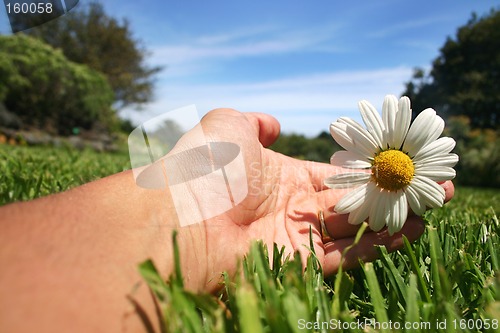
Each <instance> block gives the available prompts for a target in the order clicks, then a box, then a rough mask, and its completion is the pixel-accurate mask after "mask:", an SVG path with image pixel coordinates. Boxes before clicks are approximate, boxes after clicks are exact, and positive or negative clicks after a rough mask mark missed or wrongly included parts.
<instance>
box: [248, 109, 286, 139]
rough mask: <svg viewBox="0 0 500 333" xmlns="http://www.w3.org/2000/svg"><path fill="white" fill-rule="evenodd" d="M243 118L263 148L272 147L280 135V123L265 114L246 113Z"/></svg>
mask: <svg viewBox="0 0 500 333" xmlns="http://www.w3.org/2000/svg"><path fill="white" fill-rule="evenodd" d="M244 115H245V117H246V118H247V119H248V121H249V122H250V123H251V124H252V126H253V128H254V130H255V131H256V132H257V136H258V138H259V141H260V143H261V144H262V145H263V146H264V147H269V146H270V145H272V144H273V143H274V142H275V141H276V139H278V136H279V134H280V123H279V122H278V120H277V119H276V118H274V117H273V116H271V115H268V114H265V113H258V112H247V113H244Z"/></svg>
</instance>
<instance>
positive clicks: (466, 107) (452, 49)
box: [403, 9, 500, 128]
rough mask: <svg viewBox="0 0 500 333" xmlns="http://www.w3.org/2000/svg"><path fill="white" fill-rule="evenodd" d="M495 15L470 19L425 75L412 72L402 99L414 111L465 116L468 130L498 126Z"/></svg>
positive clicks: (498, 15)
mask: <svg viewBox="0 0 500 333" xmlns="http://www.w3.org/2000/svg"><path fill="white" fill-rule="evenodd" d="M499 91H500V11H498V10H493V9H492V10H491V12H490V13H489V14H488V15H486V16H484V17H481V18H479V17H478V16H477V15H475V14H474V15H473V16H472V18H471V19H470V20H469V22H468V23H467V24H466V25H464V26H462V27H460V28H459V29H458V31H457V33H456V36H455V38H454V39H453V38H448V39H447V41H446V43H445V44H444V45H443V47H442V48H441V50H440V55H439V56H438V57H437V58H436V59H435V60H434V62H433V66H432V70H431V72H430V74H429V75H426V74H425V72H424V70H422V69H417V70H416V71H415V73H414V76H413V79H412V80H411V81H410V82H408V83H407V84H406V91H405V92H404V94H403V95H406V96H408V97H410V99H411V100H412V102H413V106H414V108H413V109H414V111H416V112H420V111H422V110H423V109H424V108H427V107H429V106H432V107H434V108H435V109H436V110H437V111H438V112H439V113H441V114H442V115H444V116H446V117H450V116H454V115H465V116H467V117H469V119H470V121H471V126H472V127H473V128H476V127H488V128H498V126H499V125H500V118H499V116H498V114H499V107H500V94H499V93H498V92H499Z"/></svg>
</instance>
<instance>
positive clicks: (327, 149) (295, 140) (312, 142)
mask: <svg viewBox="0 0 500 333" xmlns="http://www.w3.org/2000/svg"><path fill="white" fill-rule="evenodd" d="M269 148H270V149H272V150H274V151H277V152H279V153H282V154H284V155H287V156H292V157H295V158H300V159H305V160H308V161H317V162H329V161H330V157H331V156H332V155H333V153H334V152H336V151H337V150H340V149H342V148H341V147H340V146H339V145H338V144H337V143H336V142H335V140H333V138H332V136H331V135H330V134H329V133H327V132H322V133H320V134H319V135H318V136H317V137H315V138H307V137H305V136H304V135H301V134H294V133H292V134H281V135H280V137H279V138H278V140H276V142H275V143H274V144H273V145H272V146H271V147H269Z"/></svg>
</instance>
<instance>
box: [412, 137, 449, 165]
mask: <svg viewBox="0 0 500 333" xmlns="http://www.w3.org/2000/svg"><path fill="white" fill-rule="evenodd" d="M455 144H456V142H455V140H453V139H452V138H449V137H442V138H439V139H437V140H436V141H433V142H430V143H429V144H428V145H426V146H425V147H423V148H422V149H421V150H420V151H419V152H418V153H417V154H416V155H415V157H414V159H413V160H414V161H415V162H416V161H418V160H421V159H425V158H429V157H433V156H436V155H443V154H448V153H449V152H450V151H452V150H453V148H455Z"/></svg>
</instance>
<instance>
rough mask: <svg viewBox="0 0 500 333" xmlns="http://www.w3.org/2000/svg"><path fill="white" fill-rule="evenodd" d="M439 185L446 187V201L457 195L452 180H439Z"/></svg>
mask: <svg viewBox="0 0 500 333" xmlns="http://www.w3.org/2000/svg"><path fill="white" fill-rule="evenodd" d="M438 184H439V185H441V187H442V188H443V189H444V202H448V201H450V200H451V199H452V198H453V196H454V195H455V185H453V182H452V181H451V180H447V181H445V182H438Z"/></svg>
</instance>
